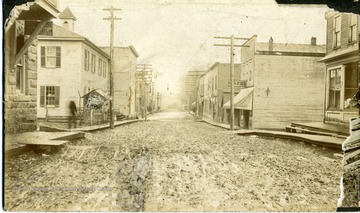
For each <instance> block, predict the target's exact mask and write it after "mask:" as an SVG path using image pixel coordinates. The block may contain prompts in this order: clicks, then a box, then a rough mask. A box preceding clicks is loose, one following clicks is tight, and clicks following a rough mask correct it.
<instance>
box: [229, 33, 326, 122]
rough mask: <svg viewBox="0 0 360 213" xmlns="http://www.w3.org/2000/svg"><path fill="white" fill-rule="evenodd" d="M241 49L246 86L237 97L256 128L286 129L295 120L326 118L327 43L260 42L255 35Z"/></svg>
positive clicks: (242, 77) (239, 104)
mask: <svg viewBox="0 0 360 213" xmlns="http://www.w3.org/2000/svg"><path fill="white" fill-rule="evenodd" d="M244 45H247V46H249V47H243V48H242V49H241V62H242V72H241V80H242V81H243V82H244V86H245V87H244V88H242V89H241V92H240V94H239V95H238V96H237V97H235V99H236V103H235V105H237V106H236V108H237V109H241V115H243V116H242V120H243V121H242V123H243V124H244V126H249V127H250V128H255V129H284V128H285V127H286V126H287V125H289V124H291V123H292V122H312V121H322V120H323V118H324V115H323V105H324V103H323V97H324V72H323V70H324V69H325V67H324V65H323V64H321V63H318V60H320V59H321V58H322V57H324V56H325V46H324V45H317V44H316V38H311V42H309V44H281V43H274V41H273V39H272V38H270V40H269V42H266V43H258V42H257V36H253V37H252V38H250V39H249V40H248V41H246V42H245V43H244Z"/></svg>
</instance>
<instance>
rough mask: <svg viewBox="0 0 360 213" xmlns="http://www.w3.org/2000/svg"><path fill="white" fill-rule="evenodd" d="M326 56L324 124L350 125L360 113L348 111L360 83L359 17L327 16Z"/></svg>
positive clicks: (352, 15) (332, 14) (353, 109)
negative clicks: (346, 106)
mask: <svg viewBox="0 0 360 213" xmlns="http://www.w3.org/2000/svg"><path fill="white" fill-rule="evenodd" d="M325 18H326V21H327V36H326V38H327V39H326V41H327V44H326V56H325V57H323V58H322V59H321V60H320V61H321V62H324V63H325V65H326V69H324V70H325V72H326V75H325V76H326V77H325V79H326V80H325V85H326V86H325V96H324V97H325V112H324V114H325V122H336V123H348V122H349V119H350V118H354V117H358V115H359V114H358V109H356V108H345V101H346V100H347V99H349V98H352V97H353V96H354V95H355V93H356V91H357V89H358V84H359V82H360V73H359V70H360V69H359V33H360V28H359V15H356V14H345V13H338V12H328V13H326V15H325Z"/></svg>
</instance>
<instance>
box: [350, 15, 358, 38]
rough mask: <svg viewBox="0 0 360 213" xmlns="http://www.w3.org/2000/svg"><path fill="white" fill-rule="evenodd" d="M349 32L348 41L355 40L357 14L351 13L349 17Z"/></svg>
mask: <svg viewBox="0 0 360 213" xmlns="http://www.w3.org/2000/svg"><path fill="white" fill-rule="evenodd" d="M349 23H350V32H349V43H351V42H354V41H356V40H357V15H354V14H351V15H350V17H349Z"/></svg>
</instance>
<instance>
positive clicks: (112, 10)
mask: <svg viewBox="0 0 360 213" xmlns="http://www.w3.org/2000/svg"><path fill="white" fill-rule="evenodd" d="M104 10H106V11H109V12H110V17H109V18H104V20H110V75H109V76H110V128H111V129H113V128H114V20H121V18H116V17H114V11H118V10H121V9H117V8H114V7H113V6H111V7H110V8H105V9H104Z"/></svg>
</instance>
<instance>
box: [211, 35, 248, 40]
mask: <svg viewBox="0 0 360 213" xmlns="http://www.w3.org/2000/svg"><path fill="white" fill-rule="evenodd" d="M214 38H221V39H231V37H225V36H214ZM234 39H237V40H249V39H250V38H241V37H234Z"/></svg>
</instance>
